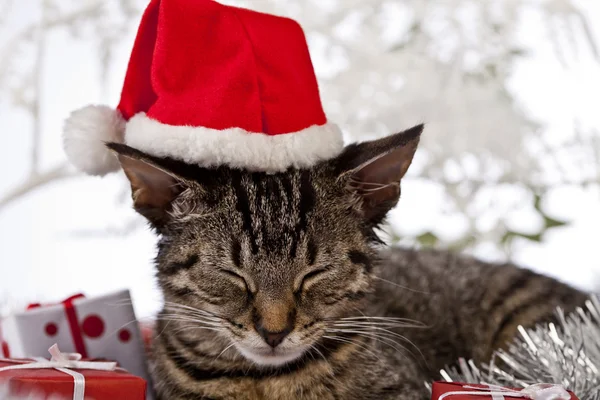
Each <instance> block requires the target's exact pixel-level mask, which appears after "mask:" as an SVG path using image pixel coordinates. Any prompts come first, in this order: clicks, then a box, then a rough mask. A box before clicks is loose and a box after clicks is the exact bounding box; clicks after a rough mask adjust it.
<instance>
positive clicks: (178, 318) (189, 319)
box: [158, 315, 222, 327]
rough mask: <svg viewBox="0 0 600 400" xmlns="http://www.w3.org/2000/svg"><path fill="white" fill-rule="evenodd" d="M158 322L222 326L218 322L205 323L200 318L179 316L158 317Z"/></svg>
mask: <svg viewBox="0 0 600 400" xmlns="http://www.w3.org/2000/svg"><path fill="white" fill-rule="evenodd" d="M158 320H160V321H178V322H194V323H198V324H204V325H207V326H214V327H220V326H222V324H221V323H218V322H213V321H206V320H203V319H201V318H194V317H186V316H179V315H171V316H160V317H158Z"/></svg>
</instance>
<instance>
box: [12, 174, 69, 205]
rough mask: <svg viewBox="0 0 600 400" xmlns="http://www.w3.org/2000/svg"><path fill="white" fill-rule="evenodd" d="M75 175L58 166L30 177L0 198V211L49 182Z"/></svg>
mask: <svg viewBox="0 0 600 400" xmlns="http://www.w3.org/2000/svg"><path fill="white" fill-rule="evenodd" d="M75 175H77V173H75V172H73V171H72V170H71V169H70V168H69V166H68V165H67V164H62V165H59V166H58V167H55V168H52V169H51V170H49V171H45V172H42V173H39V174H35V175H32V176H31V177H30V178H29V179H27V180H25V181H24V182H23V183H22V184H20V185H19V186H17V187H15V188H13V189H11V190H10V191H9V192H8V193H6V194H5V195H4V196H2V197H0V209H1V208H2V207H4V206H6V205H7V204H9V203H10V202H12V201H14V200H16V199H18V198H20V197H21V196H24V195H26V194H27V193H29V192H31V191H33V190H35V189H38V188H40V187H41V186H43V185H46V184H48V183H50V182H54V181H57V180H59V179H65V178H69V177H72V176H75Z"/></svg>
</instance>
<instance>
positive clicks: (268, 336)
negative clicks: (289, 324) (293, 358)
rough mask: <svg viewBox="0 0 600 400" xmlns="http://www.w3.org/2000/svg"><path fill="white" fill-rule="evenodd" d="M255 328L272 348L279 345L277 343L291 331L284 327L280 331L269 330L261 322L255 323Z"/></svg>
mask: <svg viewBox="0 0 600 400" xmlns="http://www.w3.org/2000/svg"><path fill="white" fill-rule="evenodd" d="M255 329H256V331H257V332H258V333H259V334H260V336H262V337H263V339H265V342H267V344H268V345H269V346H271V347H273V348H275V347H277V346H279V344H280V343H281V342H283V339H285V337H286V336H287V335H289V333H290V332H291V331H292V330H291V329H289V328H286V329H284V330H283V331H280V332H271V331H268V330H266V329H265V328H264V327H263V326H262V324H256V325H255Z"/></svg>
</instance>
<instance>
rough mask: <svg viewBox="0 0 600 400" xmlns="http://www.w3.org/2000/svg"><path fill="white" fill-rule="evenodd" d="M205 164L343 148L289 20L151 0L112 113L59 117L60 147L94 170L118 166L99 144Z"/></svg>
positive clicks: (191, 1)
mask: <svg viewBox="0 0 600 400" xmlns="http://www.w3.org/2000/svg"><path fill="white" fill-rule="evenodd" d="M111 141H116V142H122V143H126V144H127V145H130V146H132V147H134V148H136V149H138V150H141V151H144V152H146V153H148V154H151V155H154V156H159V157H171V158H175V159H178V160H182V161H185V162H187V163H190V164H198V165H202V166H206V167H213V166H219V165H228V166H230V167H233V168H245V169H249V170H254V171H282V170H285V169H287V168H288V167H297V168H301V167H309V166H311V165H314V164H315V163H317V162H319V161H321V160H324V159H328V158H331V157H334V156H336V155H337V154H338V153H339V152H340V151H341V149H342V147H343V140H342V134H341V132H340V130H339V128H338V127H337V126H336V125H335V124H332V123H330V122H328V121H327V118H326V116H325V113H324V112H323V107H322V105H321V100H320V97H319V88H318V86H317V80H316V78H315V74H314V71H313V66H312V63H311V60H310V56H309V52H308V47H307V45H306V39H305V37H304V33H303V31H302V28H301V27H300V25H298V23H297V22H295V21H293V20H291V19H288V18H282V17H278V16H274V15H268V14H262V13H258V12H255V11H250V10H246V9H242V8H236V7H231V6H225V5H222V4H219V3H217V2H215V1H212V0H152V1H151V2H150V4H149V5H148V8H147V9H146V11H145V13H144V15H143V17H142V21H141V24H140V27H139V31H138V34H137V38H136V40H135V44H134V46H133V51H132V53H131V59H130V61H129V66H128V69H127V74H126V76H125V83H124V85H123V91H122V94H121V101H120V103H119V106H118V107H117V109H116V110H115V109H112V108H110V107H106V106H87V107H84V108H83V109H80V110H77V111H75V112H73V113H72V114H71V116H70V117H69V118H68V119H67V121H66V124H65V130H64V146H65V151H66V153H67V156H68V157H69V159H70V160H71V162H72V163H73V164H74V165H75V166H77V167H78V168H79V169H81V170H83V171H84V172H87V173H89V174H94V175H104V174H106V173H108V172H111V171H116V170H118V168H119V164H118V162H117V160H116V157H114V156H113V155H112V154H111V153H110V152H109V151H108V149H106V147H105V146H104V143H105V142H111Z"/></svg>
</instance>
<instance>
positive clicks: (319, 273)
mask: <svg viewBox="0 0 600 400" xmlns="http://www.w3.org/2000/svg"><path fill="white" fill-rule="evenodd" d="M329 269H330V267H329V266H328V267H325V268H319V269H315V270H312V271H309V272H307V273H306V274H304V275H303V276H302V278H301V279H300V280H299V281H298V283H297V285H296V288H295V290H294V293H296V294H300V293H302V292H304V291H306V290H308V289H309V288H310V286H312V285H313V284H314V283H315V282H316V281H318V280H319V279H321V278H322V277H323V274H324V273H326V272H327V271H329Z"/></svg>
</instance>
